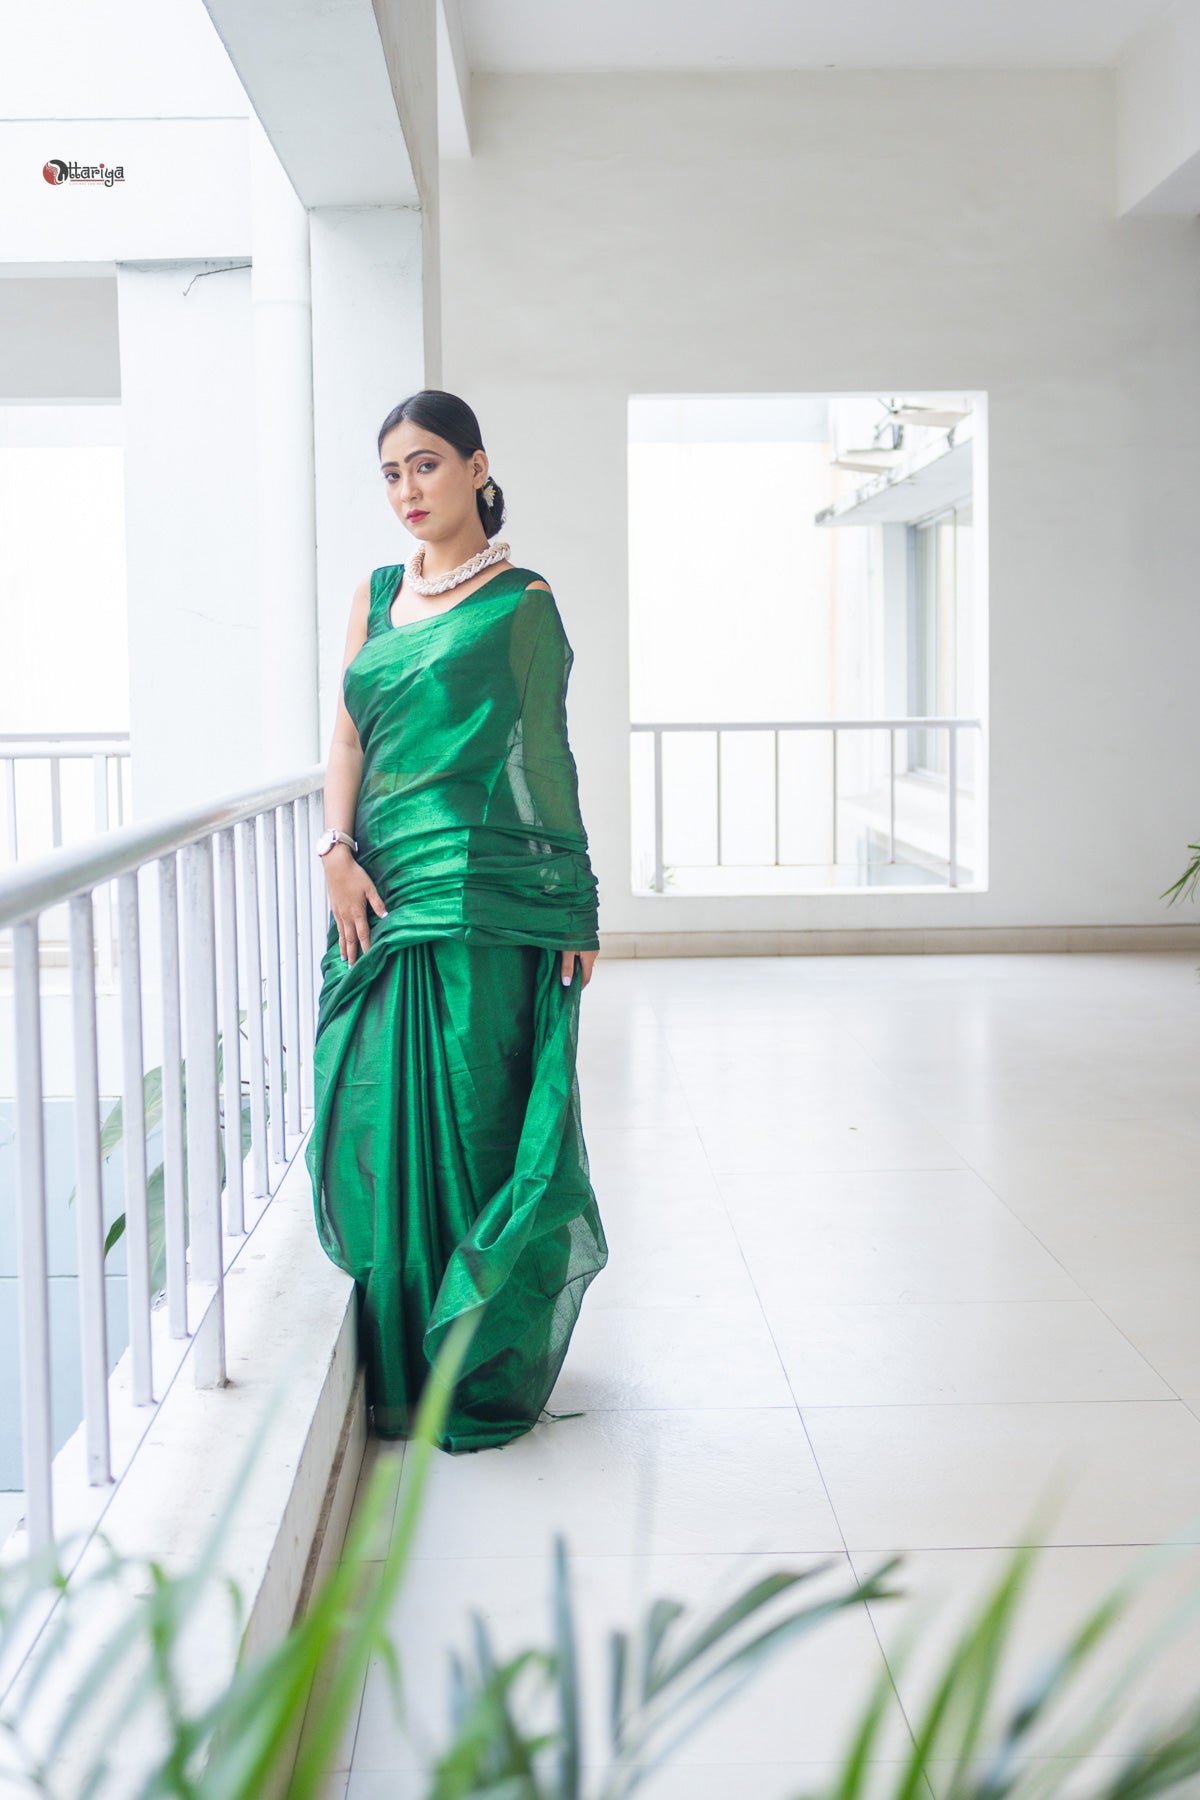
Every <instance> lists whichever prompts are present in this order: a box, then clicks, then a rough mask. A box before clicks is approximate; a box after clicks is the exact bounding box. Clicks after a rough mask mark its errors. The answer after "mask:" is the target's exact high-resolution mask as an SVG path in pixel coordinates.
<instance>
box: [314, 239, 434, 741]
mask: <svg viewBox="0 0 1200 1800" xmlns="http://www.w3.org/2000/svg"><path fill="white" fill-rule="evenodd" d="M309 221H310V243H311V246H312V305H313V414H314V419H315V422H316V432H315V438H316V443H317V467H316V486H317V581H318V597H319V620H320V643H321V649H320V655H321V662H320V697H321V725H320V741H321V750H320V760H321V761H324V760H325V759H326V758H327V757H328V754H329V741H330V735H331V733H332V731H333V720H334V713H335V711H336V707H337V700H338V693H339V686H340V680H341V667H342V656H343V653H344V650H345V642H346V626H347V623H348V621H349V616H350V603H351V600H352V598H353V595H354V589H355V588H356V586H357V585H358V583H359V582H360V581H361V580H362V578H363V576H364V575H367V574H369V573H370V571H371V570H372V569H373V568H377V567H379V566H380V565H381V564H383V563H393V562H404V561H405V560H406V558H407V556H408V554H409V552H410V551H411V550H412V549H413V547H414V540H413V539H412V538H410V536H409V535H408V533H407V532H406V531H405V529H404V527H403V526H402V525H401V523H400V521H399V520H398V519H397V518H396V515H395V514H394V513H393V512H392V510H391V508H390V507H389V505H388V503H387V495H386V490H385V488H384V483H383V478H382V476H381V475H380V473H379V452H378V450H377V448H376V443H375V440H376V438H377V436H378V433H379V427H380V426H381V425H382V423H383V421H384V419H385V418H386V416H387V414H388V413H389V412H390V411H391V410H392V408H393V407H394V406H395V405H396V403H397V402H398V401H400V400H403V399H404V398H405V396H406V395H408V394H410V393H412V392H414V390H415V389H417V388H421V387H426V386H437V385H440V384H439V383H437V382H431V381H428V380H427V378H426V344H425V331H424V313H425V303H424V295H423V283H422V229H421V214H420V212H419V211H418V210H417V209H416V208H415V207H405V206H367V207H318V208H315V209H314V210H313V211H312V213H310V215H309Z"/></svg>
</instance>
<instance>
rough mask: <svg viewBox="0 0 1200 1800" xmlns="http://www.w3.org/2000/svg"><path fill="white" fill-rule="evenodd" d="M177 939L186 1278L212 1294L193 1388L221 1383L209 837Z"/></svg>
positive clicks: (197, 855) (189, 880)
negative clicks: (180, 941)
mask: <svg viewBox="0 0 1200 1800" xmlns="http://www.w3.org/2000/svg"><path fill="white" fill-rule="evenodd" d="M179 855H180V863H181V866H182V888H183V935H184V992H185V995H186V999H185V1003H184V1042H185V1045H186V1059H187V1075H186V1082H185V1093H186V1112H187V1162H188V1174H187V1196H188V1220H189V1225H190V1237H191V1242H190V1244H189V1246H188V1252H189V1260H190V1264H191V1271H190V1272H191V1277H192V1279H193V1280H195V1281H200V1282H203V1283H204V1284H205V1285H206V1286H209V1287H211V1288H212V1290H213V1292H212V1296H211V1300H210V1303H209V1304H208V1306H207V1307H206V1309H205V1311H204V1314H203V1317H202V1318H201V1319H200V1321H199V1323H198V1324H197V1327H196V1340H195V1343H194V1345H193V1347H192V1357H193V1361H194V1368H195V1379H196V1386H197V1387H201V1388H206V1387H221V1386H223V1385H224V1383H225V1280H224V1276H225V1258H224V1244H223V1240H222V1230H221V1180H220V1154H221V1150H220V1145H221V1125H220V1117H219V1114H218V1111H217V983H216V969H215V961H216V959H215V954H214V952H215V919H214V907H213V863H212V838H211V837H203V838H199V839H196V840H194V841H193V842H192V843H190V844H185V845H184V846H183V848H182V849H181V851H180V853H179Z"/></svg>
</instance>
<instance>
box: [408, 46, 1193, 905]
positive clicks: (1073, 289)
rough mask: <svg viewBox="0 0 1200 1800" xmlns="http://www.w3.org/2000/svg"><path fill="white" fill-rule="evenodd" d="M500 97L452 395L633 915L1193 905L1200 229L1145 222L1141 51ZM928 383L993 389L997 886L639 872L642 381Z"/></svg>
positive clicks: (605, 84) (783, 387)
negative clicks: (533, 576)
mask: <svg viewBox="0 0 1200 1800" xmlns="http://www.w3.org/2000/svg"><path fill="white" fill-rule="evenodd" d="M474 103H475V107H476V119H475V127H476V129H475V136H474V144H475V156H474V158H473V160H472V161H470V162H457V161H456V162H453V163H447V164H446V165H445V166H444V167H443V170H442V184H441V211H442V218H441V227H442V250H443V267H442V288H443V294H444V298H445V315H444V331H445V339H444V349H445V360H444V367H443V385H444V386H446V387H448V388H450V389H452V390H454V391H457V392H459V393H462V394H463V395H464V396H465V397H466V398H467V399H468V400H469V401H470V402H471V404H472V405H473V406H474V407H475V409H476V411H477V412H478V414H479V417H480V423H481V426H482V428H483V432H484V440H485V443H486V445H487V448H488V450H489V454H490V456H491V460H492V465H493V467H494V469H495V473H496V477H497V479H498V480H499V481H500V482H501V483H502V484H503V486H504V488H505V493H506V496H507V497H508V499H509V502H510V520H509V523H508V524H507V525H506V527H505V533H504V535H506V536H508V537H509V538H510V539H511V541H512V544H513V556H514V558H515V560H516V561H518V562H520V563H525V564H529V565H532V566H535V567H537V568H538V569H540V570H541V572H542V573H543V574H544V575H545V576H546V578H547V579H548V580H549V581H550V582H551V583H552V585H553V586H554V588H555V590H556V593H557V595H558V599H559V603H560V606H561V608H562V611H563V615H564V618H565V620H566V622H567V629H568V634H569V636H570V638H571V641H572V643H573V645H574V647H575V651H576V662H575V669H574V674H573V678H572V690H571V705H570V718H571V731H572V742H573V746H574V748H575V753H576V758H577V761H578V763H579V766H580V772H581V783H582V797H583V806H584V816H585V819H586V821H587V824H588V830H589V833H590V836H591V841H592V848H593V852H594V861H595V866H596V871H597V875H598V877H599V881H600V889H601V929H602V931H609V932H638V933H646V932H652V931H659V930H676V929H680V928H684V929H689V930H699V931H716V930H724V929H754V930H759V931H762V930H766V931H772V930H786V929H788V928H794V927H808V928H811V927H834V926H837V927H843V928H854V927H860V926H861V927H867V926H881V925H886V926H890V927H909V926H911V927H914V928H917V927H928V926H943V925H991V926H1002V925H1011V926H1019V925H1043V926H1045V925H1087V924H1114V925H1117V924H1133V923H1150V922H1161V923H1165V924H1174V923H1176V922H1180V923H1182V922H1186V921H1188V920H1189V919H1191V918H1192V917H1194V913H1191V912H1189V911H1188V909H1186V908H1179V907H1176V908H1173V909H1168V908H1167V907H1166V905H1165V903H1163V902H1162V901H1160V900H1159V899H1158V897H1157V896H1158V895H1159V894H1160V893H1161V891H1162V890H1163V889H1164V888H1165V887H1167V886H1168V885H1169V883H1170V882H1172V881H1173V880H1174V879H1175V878H1176V876H1177V875H1178V873H1179V872H1180V870H1181V869H1182V867H1183V865H1184V863H1185V861H1186V855H1187V852H1186V846H1187V844H1188V842H1189V840H1194V838H1195V836H1196V829H1197V824H1198V822H1200V794H1198V793H1197V785H1198V784H1197V782H1196V779H1195V772H1196V770H1197V767H1198V766H1200V755H1198V752H1200V723H1198V720H1197V710H1196V707H1195V703H1194V691H1193V690H1194V683H1193V672H1194V670H1195V668H1196V667H1197V666H1198V665H1200V608H1198V607H1197V606H1196V604H1195V592H1196V580H1195V570H1196V568H1197V567H1198V566H1200V508H1198V507H1197V506H1196V504H1195V498H1194V497H1195V494H1196V492H1197V491H1200V445H1198V444H1197V441H1196V436H1195V432H1194V427H1193V420H1192V417H1191V408H1190V406H1189V405H1188V403H1187V400H1186V396H1188V395H1190V394H1194V393H1195V392H1196V391H1197V377H1198V375H1200V331H1198V330H1197V324H1198V321H1197V317H1196V293H1197V281H1196V277H1197V268H1198V263H1200V241H1198V240H1197V235H1196V231H1195V226H1194V224H1193V222H1192V221H1190V220H1182V221H1181V220H1170V219H1124V220H1118V219H1116V218H1115V217H1114V193H1113V168H1114V109H1113V94H1112V82H1111V78H1110V77H1109V76H1108V75H1106V74H1103V73H1095V72H1087V71H1084V72H1078V73H1076V72H1067V73H1053V72H1052V73H988V74H972V73H967V72H962V71H955V72H946V73H940V74H939V73H929V72H896V71H889V72H880V73H874V72H863V71H843V70H839V71H826V72H821V73H819V74H817V73H809V72H804V73H778V74H762V75H754V74H725V75H719V76H706V75H661V74H654V75H644V76H643V75H594V76H593V75H579V76H575V75H568V76H550V77H546V76H537V77H529V76H488V77H484V78H479V79H477V80H476V82H475V85H474ZM904 389H909V390H921V389H949V390H957V391H962V390H983V391H985V392H986V393H987V395H988V401H989V405H988V411H989V428H990V438H989V456H990V477H989V480H990V493H989V498H990V509H991V510H990V524H989V531H990V546H991V550H990V624H989V633H990V649H989V656H990V671H991V680H990V692H989V694H986V695H983V696H981V703H982V704H983V706H984V708H985V710H987V708H988V707H989V705H990V737H991V792H990V819H991V837H990V856H989V863H990V871H991V885H990V889H989V891H988V892H986V893H982V894H971V895H957V894H945V893H935V894H928V895H919V896H909V895H889V894H887V893H879V892H876V893H871V894H869V895H847V894H837V895H831V896H823V895H821V896H804V897H798V898H784V897H780V898H755V899H750V900H747V899H729V898H712V899H708V898H682V897H671V896H663V897H657V896H656V897H653V898H634V897H632V896H631V895H630V893H629V828H628V813H629V800H628V780H627V768H628V734H627V725H628V720H629V698H628V670H627V649H626V645H627V611H626V609H627V535H626V516H625V515H626V481H625V463H626V452H625V436H624V434H625V420H626V397H627V395H628V394H629V393H631V392H632V393H636V392H653V393H664V392H671V391H686V392H700V391H710V390H711V391H733V392H747V391H767V392H780V391H788V390H791V391H799V392H817V393H820V392H824V391H828V390H835V391H836V390H842V391H854V390H879V391H883V392H888V391H895V390H904ZM718 523H719V522H718ZM718 536H719V538H720V540H721V542H720V553H721V554H724V555H726V556H727V557H728V559H729V564H730V572H731V579H730V588H729V605H730V617H731V619H732V618H733V617H734V616H735V615H736V610H737V608H738V607H739V606H741V605H743V604H744V603H745V596H743V595H741V594H739V592H738V586H737V567H738V540H739V537H740V536H741V528H740V526H738V527H731V528H730V529H729V530H728V531H719V533H718ZM734 641H736V640H734Z"/></svg>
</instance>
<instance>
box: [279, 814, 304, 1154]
mask: <svg viewBox="0 0 1200 1800" xmlns="http://www.w3.org/2000/svg"><path fill="white" fill-rule="evenodd" d="M277 816H278V819H279V835H280V838H281V840H282V854H281V857H280V865H281V866H280V870H279V936H280V942H281V947H282V958H283V971H282V973H283V1008H284V1022H285V1024H286V1026H287V1046H288V1048H287V1074H288V1078H287V1086H286V1088H285V1090H284V1118H285V1120H286V1122H287V1127H288V1130H289V1131H292V1132H295V1133H297V1134H299V1132H300V1131H301V1129H302V1126H301V1122H300V969H299V948H300V947H299V945H298V944H297V942H296V930H297V923H298V909H297V903H296V874H297V870H296V814H295V812H294V810H293V808H292V807H291V806H281V807H280V808H279V812H278V815H277Z"/></svg>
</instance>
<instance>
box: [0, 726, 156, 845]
mask: <svg viewBox="0 0 1200 1800" xmlns="http://www.w3.org/2000/svg"><path fill="white" fill-rule="evenodd" d="M80 760H86V761H87V762H90V763H91V765H92V828H93V830H94V831H95V832H96V833H97V835H99V834H100V833H101V832H105V831H107V830H108V828H109V826H110V825H113V824H116V825H121V824H123V823H124V820H125V802H126V794H125V774H126V771H127V769H128V766H129V733H128V732H127V731H6V732H3V733H0V783H2V786H3V793H4V798H5V844H6V848H7V852H8V861H9V862H10V863H15V862H17V861H18V860H19V858H20V854H21V828H20V818H19V813H18V806H17V764H18V763H29V762H44V763H47V764H48V765H49V774H50V841H51V843H52V844H53V845H54V848H55V849H56V850H57V849H58V848H59V847H60V845H61V844H62V841H63V804H62V771H63V764H64V763H65V762H72V761H75V762H78V761H80ZM113 769H115V770H116V777H117V779H116V784H115V790H116V791H115V795H113V794H110V780H109V776H110V771H112V770H113Z"/></svg>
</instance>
